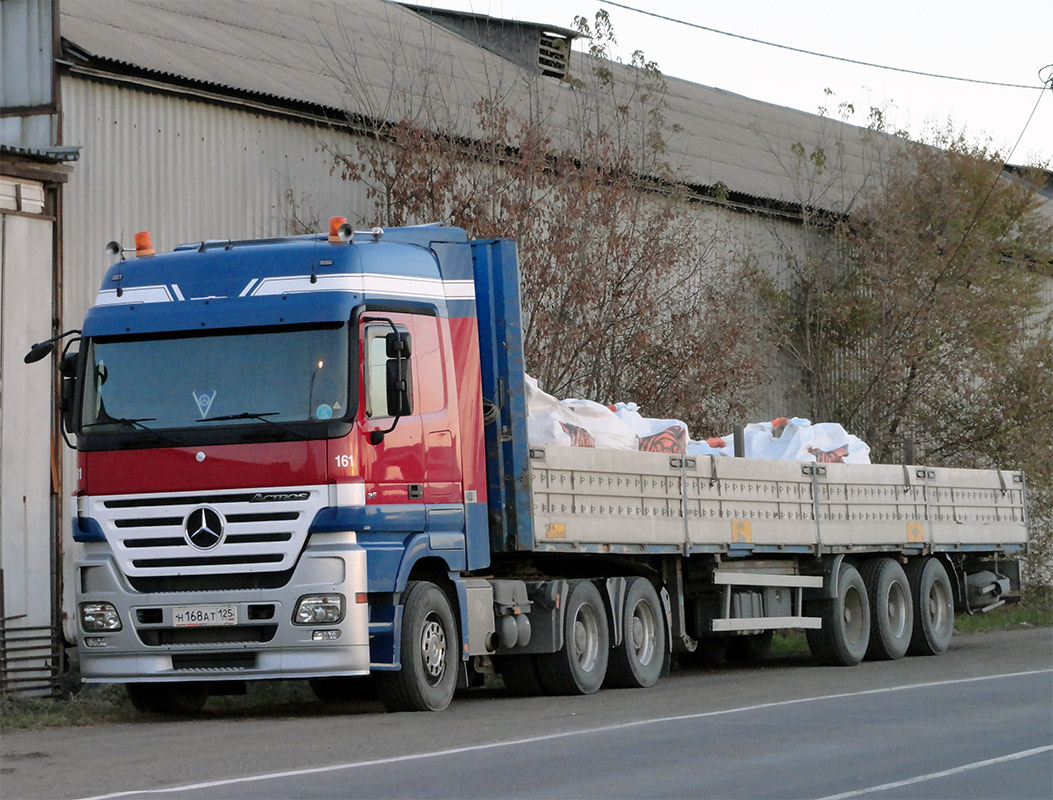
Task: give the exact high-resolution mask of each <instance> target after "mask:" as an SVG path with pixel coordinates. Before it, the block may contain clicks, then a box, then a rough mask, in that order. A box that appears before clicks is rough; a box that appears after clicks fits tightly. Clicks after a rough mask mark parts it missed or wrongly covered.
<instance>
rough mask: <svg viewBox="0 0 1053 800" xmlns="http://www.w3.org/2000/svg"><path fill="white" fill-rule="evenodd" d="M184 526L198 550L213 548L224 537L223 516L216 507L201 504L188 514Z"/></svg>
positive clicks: (191, 542) (187, 537) (188, 538)
mask: <svg viewBox="0 0 1053 800" xmlns="http://www.w3.org/2000/svg"><path fill="white" fill-rule="evenodd" d="M183 528H184V529H185V530H186V540H187V541H188V542H190V544H191V545H193V546H194V547H196V548H197V549H198V550H211V549H212V548H213V547H215V546H216V545H217V544H219V540H220V539H222V538H223V517H221V516H220V515H219V512H218V511H216V510H215V509H212V508H208V507H207V506H201V507H200V508H195V509H194V510H193V511H191V512H190V513H189V514H188V515H187V518H186V522H185V523H183Z"/></svg>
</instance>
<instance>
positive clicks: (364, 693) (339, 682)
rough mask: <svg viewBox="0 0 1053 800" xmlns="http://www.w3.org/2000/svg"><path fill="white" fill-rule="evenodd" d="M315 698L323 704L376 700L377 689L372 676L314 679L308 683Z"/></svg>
mask: <svg viewBox="0 0 1053 800" xmlns="http://www.w3.org/2000/svg"><path fill="white" fill-rule="evenodd" d="M308 683H309V684H310V686H311V691H312V692H314V696H315V697H317V698H318V699H319V700H321V701H322V702H323V703H352V702H354V701H356V700H375V699H376V697H377V688H376V686H375V685H374V683H373V679H372V677H371V676H368V675H364V676H362V677H357V678H346V677H337V678H312V679H311V680H309V681H308Z"/></svg>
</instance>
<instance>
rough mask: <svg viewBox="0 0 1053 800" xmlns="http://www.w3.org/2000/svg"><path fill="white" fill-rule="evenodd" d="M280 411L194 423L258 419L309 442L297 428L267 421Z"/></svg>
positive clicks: (239, 415) (201, 420) (253, 413)
mask: <svg viewBox="0 0 1053 800" xmlns="http://www.w3.org/2000/svg"><path fill="white" fill-rule="evenodd" d="M280 413H281V412H280V411H261V412H259V413H255V412H252V411H242V412H241V413H240V414H224V415H223V416H221V417H209V418H208V419H197V420H194V422H228V421H230V420H235V419H256V420H259V421H260V422H266V423H267V424H268V425H273V426H274V427H275V428H278V429H279V430H283V431H285V432H286V433H291V434H292V435H293V436H295V437H296V438H297V439H302V440H303V441H305V442H306V441H308V438H307V437H306V436H304V435H303V434H302V433H300V431H298V430H296V429H295V428H290V427H289V426H288V425H282V424H281V423H280V422H275V421H274V420H273V419H267V417H273V416H276V415H278V414H280Z"/></svg>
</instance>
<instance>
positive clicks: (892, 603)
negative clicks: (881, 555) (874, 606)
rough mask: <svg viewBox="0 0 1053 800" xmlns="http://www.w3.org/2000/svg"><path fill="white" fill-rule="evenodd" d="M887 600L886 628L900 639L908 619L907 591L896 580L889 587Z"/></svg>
mask: <svg viewBox="0 0 1053 800" xmlns="http://www.w3.org/2000/svg"><path fill="white" fill-rule="evenodd" d="M887 601H888V602H887V604H886V610H887V611H888V629H889V631H890V632H891V633H892V635H893V636H894V637H895V638H897V639H901V638H902V637H903V634H904V633H905V632H906V630H907V619H908V614H907V608H908V604H907V592H906V591H905V590H904V588H903V585H902V584H900V583H898V582H897V583H893V584H892V585H891V586H890V587H889V592H888V598H887ZM872 613H873V612H872Z"/></svg>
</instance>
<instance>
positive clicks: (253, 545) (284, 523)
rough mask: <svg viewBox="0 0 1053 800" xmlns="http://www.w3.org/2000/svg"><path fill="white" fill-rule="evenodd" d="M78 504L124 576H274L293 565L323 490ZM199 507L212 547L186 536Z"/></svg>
mask: <svg viewBox="0 0 1053 800" xmlns="http://www.w3.org/2000/svg"><path fill="white" fill-rule="evenodd" d="M81 502H82V503H83V505H82V506H81V508H82V510H81V512H80V513H81V514H82V515H85V516H90V517H93V518H94V519H95V520H96V521H97V522H98V523H99V524H100V525H101V526H102V530H103V533H104V534H105V536H106V540H107V541H108V542H109V543H110V546H111V547H112V549H113V553H114V556H115V557H116V559H117V561H118V563H119V564H120V567H121V570H122V571H123V572H124V574H125V575H127V576H129V577H130V578H147V577H154V576H157V577H160V576H165V575H172V574H173V573H176V574H178V575H182V576H189V575H210V574H211V575H218V574H225V573H232V572H243V571H244V572H248V571H251V572H281V571H284V570H289V569H291V568H292V567H293V565H294V564H295V562H296V558H297V556H298V555H299V553H300V551H301V550H302V549H303V545H304V542H305V540H306V538H307V530H308V528H309V527H310V524H311V522H312V520H313V519H314V517H315V515H316V514H317V513H318V511H319V510H320V509H321V508H323V507H324V506H326V505H327V503H328V488H327V487H326V486H296V487H267V488H264V489H249V490H242V491H229V490H228V491H223V492H214V493H209V492H172V493H165V494H151V495H110V496H98V497H87V498H81ZM201 509H205V510H206V511H207V513H208V514H209V519H210V520H218V522H219V525H218V527H221V528H222V530H221V532H218V543H217V544H215V545H214V546H211V547H207V548H201V547H197V546H195V545H194V544H192V543H191V541H190V538H189V537H188V524H189V527H190V528H194V527H200V525H201V524H203V522H201V521H198V520H190V518H191V515H192V514H195V513H197V512H199V511H200V510H201ZM211 512H215V514H216V515H218V516H213V515H212V513H211ZM204 519H205V517H204V516H202V521H203V520H204ZM188 521H189V522H188ZM210 524H212V525H214V524H215V523H210ZM210 530H211V528H210Z"/></svg>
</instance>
